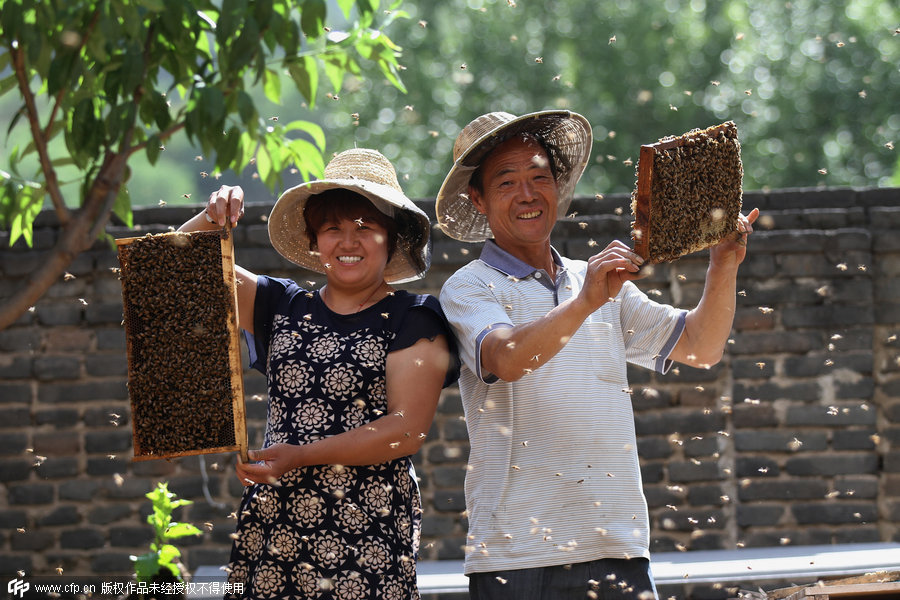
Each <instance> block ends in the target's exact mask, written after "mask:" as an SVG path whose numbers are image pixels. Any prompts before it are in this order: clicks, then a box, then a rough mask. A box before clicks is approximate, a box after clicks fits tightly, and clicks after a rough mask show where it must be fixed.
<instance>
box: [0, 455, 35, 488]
mask: <svg viewBox="0 0 900 600" xmlns="http://www.w3.org/2000/svg"><path fill="white" fill-rule="evenodd" d="M33 465H34V463H33V461H30V460H27V459H24V458H13V459H9V460H0V481H2V482H4V483H6V482H10V481H24V480H26V479H28V478H29V477H30V476H31V470H32V468H33Z"/></svg>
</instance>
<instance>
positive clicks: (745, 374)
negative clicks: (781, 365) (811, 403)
mask: <svg viewBox="0 0 900 600" xmlns="http://www.w3.org/2000/svg"><path fill="white" fill-rule="evenodd" d="M775 364H776V363H775V361H772V360H758V359H757V358H735V359H734V360H732V361H731V372H732V374H733V375H734V378H735V379H768V378H770V377H774V376H775ZM791 373H793V371H791ZM797 376H801V375H800V374H798V375H797Z"/></svg>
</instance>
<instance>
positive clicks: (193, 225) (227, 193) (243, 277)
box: [178, 185, 256, 334]
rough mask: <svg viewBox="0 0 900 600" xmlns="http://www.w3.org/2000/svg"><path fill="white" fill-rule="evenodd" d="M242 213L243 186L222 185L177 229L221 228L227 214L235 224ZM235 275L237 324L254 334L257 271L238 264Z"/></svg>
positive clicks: (210, 229)
mask: <svg viewBox="0 0 900 600" xmlns="http://www.w3.org/2000/svg"><path fill="white" fill-rule="evenodd" d="M207 216H208V217H209V218H207ZM242 216H244V190H243V189H242V188H241V187H240V186H230V185H223V186H222V187H220V188H219V189H218V190H216V191H215V192H213V193H212V194H210V195H209V199H208V200H207V201H206V208H204V209H203V210H202V211H200V212H199V213H197V214H196V215H194V216H193V217H192V218H190V219H188V220H187V221H185V222H184V223H183V224H182V225H181V227H179V228H178V231H212V230H214V229H220V228H222V227H224V226H225V219H226V218H230V219H231V224H232V226H234V225H237V223H238V221H240V219H241V217H242ZM210 219H212V221H210ZM234 275H235V278H236V283H237V304H238V306H237V310H238V325H239V326H240V328H241V329H244V330H246V331H247V332H248V333H250V334H252V333H253V310H254V305H255V302H256V275H255V274H253V273H251V272H250V271H248V270H247V269H244V268H243V267H240V266H238V265H235V266H234Z"/></svg>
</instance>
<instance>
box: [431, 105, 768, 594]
mask: <svg viewBox="0 0 900 600" xmlns="http://www.w3.org/2000/svg"><path fill="white" fill-rule="evenodd" d="M591 140H592V138H591V128H590V125H589V123H588V122H587V120H586V119H585V118H584V117H582V116H581V115H578V114H575V113H571V112H569V111H544V112H539V113H533V114H529V115H525V116H522V117H515V116H513V115H510V114H508V113H490V114H487V115H482V116H481V117H479V118H477V119H475V120H474V121H472V122H471V123H470V124H469V125H467V126H466V127H465V128H464V129H463V131H462V132H461V133H460V135H459V137H458V138H457V140H456V144H455V147H454V161H455V162H454V165H453V167H452V168H451V170H450V173H449V174H448V175H447V178H446V179H445V181H444V184H443V185H442V186H441V190H440V192H439V193H438V196H437V201H436V205H435V208H436V212H437V217H438V222H439V224H440V227H441V229H442V230H443V231H444V232H445V233H447V234H448V235H449V236H451V237H453V238H456V239H459V240H463V241H469V242H477V241H485V240H487V241H486V243H485V244H484V248H483V250H482V253H481V256H480V258H479V259H478V260H475V261H473V262H471V263H469V264H468V265H466V266H464V267H463V268H461V269H460V270H459V271H457V272H456V273H455V274H454V275H453V276H451V277H450V278H449V279H448V280H447V282H446V283H445V285H444V287H443V289H442V291H441V296H440V300H441V305H442V306H443V308H444V311H445V313H446V315H447V317H448V319H449V321H450V323H451V325H452V326H453V329H454V332H455V334H456V335H457V337H458V339H459V343H460V355H461V357H462V358H463V360H464V367H463V369H462V374H461V377H460V391H461V394H462V400H463V406H464V409H465V414H466V423H467V426H468V431H469V439H470V443H471V454H470V458H469V469H470V470H469V472H468V473H467V476H466V506H467V509H468V516H469V537H468V544H467V554H466V574H467V575H469V586H470V595H471V598H472V599H473V600H494V599H499V598H509V599H516V600H530V599H535V600H537V599H550V598H552V599H554V600H555V599H565V598H572V599H573V600H574V599H578V600H581V599H583V598H586V597H587V598H639V599H641V600H646V599H649V598H654V597H655V594H656V591H655V586H654V584H653V580H652V575H651V573H650V569H649V552H648V546H649V519H648V514H647V504H646V500H645V499H644V496H643V491H642V487H641V479H640V469H639V463H638V456H637V443H636V439H635V432H634V417H633V413H632V408H631V398H630V396H629V392H628V381H627V379H626V361H627V362H631V363H634V364H637V365H641V366H644V367H647V368H650V369H654V370H657V371H659V372H661V373H665V372H666V371H667V370H668V369H669V368H670V366H671V365H672V362H673V361H678V362H681V363H684V364H687V365H692V366H706V365H712V364H715V363H717V362H718V361H719V360H720V358H721V356H722V353H723V351H724V348H725V344H726V342H727V339H728V335H729V333H730V331H731V325H732V320H733V316H734V307H735V295H736V290H735V285H736V284H735V280H736V276H737V271H738V266H739V265H740V263H741V262H742V261H743V259H744V256H745V254H746V240H747V235H748V234H749V233H750V232H751V231H752V227H751V224H752V223H753V221H755V220H756V217H757V216H758V214H759V213H758V211H757V210H755V209H754V210H753V212H751V213H750V215H748V216H747V217H744V216H741V217H740V222H739V227H738V231H737V232H734V233H733V234H732V235H730V236H729V237H728V238H726V239H725V240H723V241H722V242H721V243H719V244H718V245H716V246H714V247H713V248H711V249H710V265H709V270H708V272H707V278H706V284H705V288H704V292H703V297H702V299H701V300H700V303H699V304H698V306H697V307H696V308H695V309H693V310H691V311H689V312H688V311H684V310H679V309H676V308H674V307H671V306H666V305H661V304H658V303H655V302H653V301H651V300H650V299H649V298H648V297H647V296H646V295H645V294H644V293H642V292H641V291H640V290H639V289H638V288H637V286H635V285H634V284H633V283H632V280H634V279H637V278H638V277H639V276H640V274H639V271H640V266H641V263H642V260H641V258H640V257H639V256H637V255H636V254H635V253H634V252H633V251H632V250H631V249H630V248H629V246H628V245H626V244H624V243H623V242H620V241H613V242H612V243H610V244H609V245H608V246H606V248H604V249H603V251H601V252H600V253H599V254H596V255H595V256H593V257H591V258H590V259H589V260H588V261H586V262H585V261H575V260H570V259H567V258H565V257H562V256H560V255H559V253H558V252H557V251H556V250H555V249H554V248H553V247H552V246H551V244H550V234H551V231H552V230H553V226H554V224H555V223H556V220H557V217H558V216H559V215H564V214H565V211H566V208H567V207H568V205H569V202H570V201H571V198H572V194H573V192H574V189H575V184H576V183H577V182H578V179H579V178H580V177H581V174H582V173H583V171H584V168H585V166H586V165H587V162H588V158H589V156H590V150H591ZM491 238H492V239H491Z"/></svg>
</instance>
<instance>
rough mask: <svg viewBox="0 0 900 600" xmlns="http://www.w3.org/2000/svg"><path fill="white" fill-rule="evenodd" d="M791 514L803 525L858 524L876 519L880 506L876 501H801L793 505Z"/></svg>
mask: <svg viewBox="0 0 900 600" xmlns="http://www.w3.org/2000/svg"><path fill="white" fill-rule="evenodd" d="M791 514H793V515H794V519H796V521H797V523H799V524H801V525H808V524H813V523H827V524H829V525H842V524H848V525H856V524H860V523H869V522H872V521H876V520H877V519H878V507H877V506H876V505H875V504H874V503H871V504H869V503H866V504H863V503H858V502H857V503H846V502H839V503H838V502H815V503H805V502H801V503H796V504H793V505H791Z"/></svg>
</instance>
